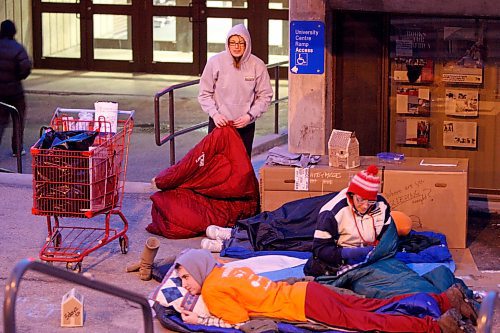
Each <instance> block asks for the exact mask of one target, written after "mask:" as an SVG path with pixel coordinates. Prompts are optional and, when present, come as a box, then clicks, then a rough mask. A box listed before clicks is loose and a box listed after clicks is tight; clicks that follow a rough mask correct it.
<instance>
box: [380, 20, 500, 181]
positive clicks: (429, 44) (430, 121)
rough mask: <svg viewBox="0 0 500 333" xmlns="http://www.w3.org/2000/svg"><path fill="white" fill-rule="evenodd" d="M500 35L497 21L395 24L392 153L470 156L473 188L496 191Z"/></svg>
mask: <svg viewBox="0 0 500 333" xmlns="http://www.w3.org/2000/svg"><path fill="white" fill-rule="evenodd" d="M499 36H500V21H496V20H485V19H475V18H451V17H450V18H445V17H442V18H440V17H395V18H393V19H391V30H390V67H389V69H390V72H389V78H390V82H389V83H390V86H389V89H390V98H389V105H390V119H391V121H390V131H389V132H390V145H391V147H390V149H391V151H394V152H398V153H404V154H406V155H408V156H426V157H450V156H453V157H457V158H468V159H469V160H470V163H471V165H473V166H474V167H472V168H471V169H470V178H469V180H470V187H471V188H499V186H500V178H498V177H495V170H494V168H492V167H491V166H492V165H496V164H497V162H496V160H495V159H496V157H495V156H494V154H491V152H492V151H498V146H497V144H496V143H495V139H494V136H492V135H491V134H490V133H492V131H494V129H493V128H492V124H498V123H499V121H500V113H498V112H496V111H494V110H497V109H498V108H499V105H500V103H499V102H498V96H497V95H498V93H497V91H498V87H499V83H498V80H499V75H498V64H499V63H500V47H499V46H498V43H497V41H498V38H499ZM495 147H496V148H495Z"/></svg>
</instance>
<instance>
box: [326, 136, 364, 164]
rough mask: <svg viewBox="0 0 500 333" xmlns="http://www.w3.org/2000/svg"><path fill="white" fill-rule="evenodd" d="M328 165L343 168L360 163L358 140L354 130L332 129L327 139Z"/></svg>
mask: <svg viewBox="0 0 500 333" xmlns="http://www.w3.org/2000/svg"><path fill="white" fill-rule="evenodd" d="M328 165H329V166H332V167H335V168H343V169H351V168H356V167H358V166H359V165H360V158H359V142H358V139H357V138H356V135H355V134H354V132H349V131H341V130H336V129H334V130H333V131H332V133H331V134H330V139H328Z"/></svg>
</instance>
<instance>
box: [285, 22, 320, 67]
mask: <svg viewBox="0 0 500 333" xmlns="http://www.w3.org/2000/svg"><path fill="white" fill-rule="evenodd" d="M324 71H325V23H323V22H321V21H292V22H291V23H290V72H292V73H293V74H323V73H324Z"/></svg>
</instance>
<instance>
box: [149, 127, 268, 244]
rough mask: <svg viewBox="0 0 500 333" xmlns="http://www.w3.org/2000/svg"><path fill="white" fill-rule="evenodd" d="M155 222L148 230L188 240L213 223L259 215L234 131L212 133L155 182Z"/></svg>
mask: <svg viewBox="0 0 500 333" xmlns="http://www.w3.org/2000/svg"><path fill="white" fill-rule="evenodd" d="M155 182H156V186H157V187H158V188H159V189H160V190H161V191H159V192H156V193H155V194H153V195H152V196H151V200H152V201H153V206H152V208H151V215H152V220H153V222H152V223H150V224H149V225H148V226H147V227H146V230H147V231H149V232H151V233H153V234H157V235H162V236H165V237H167V238H189V237H195V236H198V235H200V234H203V233H204V232H205V229H206V228H207V226H209V225H211V224H215V225H218V226H222V227H232V226H233V225H234V224H235V223H236V221H237V220H240V219H245V218H247V217H250V216H253V215H255V214H257V213H258V211H257V210H258V201H259V187H258V182H257V178H256V177H255V173H254V170H253V167H252V163H251V162H250V159H249V158H248V156H247V154H246V150H245V147H244V145H243V141H242V140H241V138H240V136H239V134H238V132H236V130H235V129H234V128H233V127H232V126H225V127H222V128H216V129H215V130H213V131H212V132H211V133H209V134H208V135H207V136H206V137H205V138H204V139H203V140H202V141H200V143H198V144H197V145H196V146H195V147H194V148H193V149H191V150H190V151H189V152H188V153H187V155H186V156H184V158H183V159H182V160H181V161H179V162H178V163H177V164H175V165H173V166H171V167H169V168H167V169H165V170H163V171H162V172H160V173H159V174H158V176H156V178H155Z"/></svg>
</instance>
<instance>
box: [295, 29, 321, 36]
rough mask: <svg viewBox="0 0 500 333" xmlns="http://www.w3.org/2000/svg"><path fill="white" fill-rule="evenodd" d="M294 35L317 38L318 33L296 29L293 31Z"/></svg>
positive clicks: (316, 31)
mask: <svg viewBox="0 0 500 333" xmlns="http://www.w3.org/2000/svg"><path fill="white" fill-rule="evenodd" d="M295 34H296V35H311V36H318V35H319V31H318V30H298V29H295Z"/></svg>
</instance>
